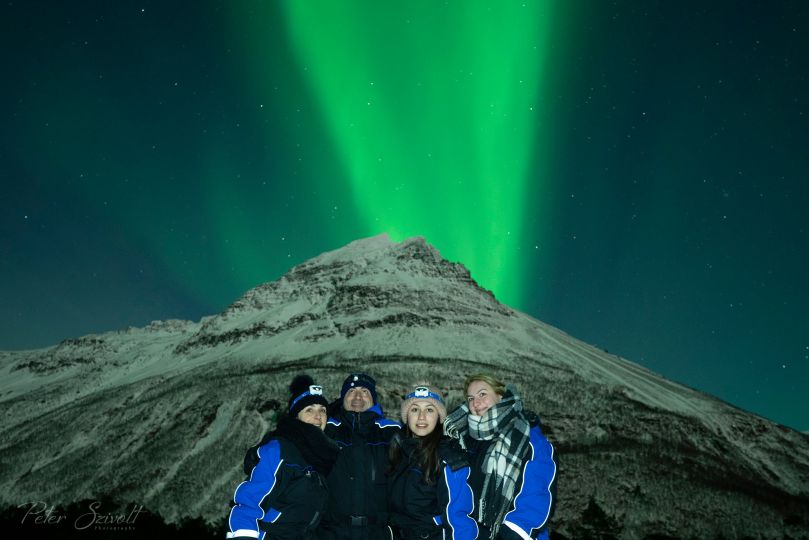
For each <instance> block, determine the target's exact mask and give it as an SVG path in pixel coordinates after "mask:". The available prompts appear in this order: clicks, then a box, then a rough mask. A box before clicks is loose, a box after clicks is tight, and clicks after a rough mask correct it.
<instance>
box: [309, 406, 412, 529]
mask: <svg viewBox="0 0 809 540" xmlns="http://www.w3.org/2000/svg"><path fill="white" fill-rule="evenodd" d="M399 429H400V426H399V424H398V423H397V422H393V421H391V420H387V419H386V418H385V417H384V416H383V415H382V408H381V407H380V406H379V405H378V404H377V405H374V406H373V407H371V408H370V409H368V410H367V411H365V412H362V413H355V412H351V411H346V410H344V409H343V408H342V407H339V409H338V410H337V412H336V413H335V414H334V416H333V417H332V418H329V421H328V423H327V424H326V429H325V432H326V435H327V436H329V437H331V438H332V439H333V440H334V441H335V442H336V443H337V445H338V446H340V453H339V455H338V457H337V461H336V463H335V464H334V467H333V468H332V470H331V473H329V476H328V485H329V504H328V509H327V511H326V515H325V516H324V518H323V522H322V523H321V526H320V529H319V530H318V533H317V538H318V540H390V530H389V528H388V526H387V525H388V505H387V477H386V476H385V471H386V470H387V468H388V445H389V444H390V440H391V438H392V437H393V435H394V434H396V433H398V432H399Z"/></svg>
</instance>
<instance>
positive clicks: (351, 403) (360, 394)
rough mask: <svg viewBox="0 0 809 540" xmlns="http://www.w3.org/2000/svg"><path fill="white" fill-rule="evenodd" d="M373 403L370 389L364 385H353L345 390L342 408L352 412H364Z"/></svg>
mask: <svg viewBox="0 0 809 540" xmlns="http://www.w3.org/2000/svg"><path fill="white" fill-rule="evenodd" d="M373 404H374V398H373V397H372V396H371V391H370V390H368V389H367V388H365V387H364V386H355V387H354V388H350V389H349V390H348V392H346V395H345V397H344V398H343V408H344V409H345V410H347V411H352V412H365V411H367V410H368V409H370V408H371V407H372V406H373Z"/></svg>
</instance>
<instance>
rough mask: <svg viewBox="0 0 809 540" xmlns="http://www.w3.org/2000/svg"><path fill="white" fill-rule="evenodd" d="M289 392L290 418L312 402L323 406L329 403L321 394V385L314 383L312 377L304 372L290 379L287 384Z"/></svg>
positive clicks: (294, 416) (295, 416)
mask: <svg viewBox="0 0 809 540" xmlns="http://www.w3.org/2000/svg"><path fill="white" fill-rule="evenodd" d="M289 393H290V398H289V415H290V416H291V417H292V418H297V416H298V413H299V412H301V411H302V410H303V409H304V408H305V407H307V406H308V405H312V404H313V403H318V404H320V405H323V406H324V407H328V405H329V402H328V401H326V398H325V397H324V396H323V387H322V386H320V385H317V384H315V381H314V380H313V379H312V377H310V376H309V375H306V374H302V375H298V376H297V377H295V378H294V379H293V380H292V383H290V385H289Z"/></svg>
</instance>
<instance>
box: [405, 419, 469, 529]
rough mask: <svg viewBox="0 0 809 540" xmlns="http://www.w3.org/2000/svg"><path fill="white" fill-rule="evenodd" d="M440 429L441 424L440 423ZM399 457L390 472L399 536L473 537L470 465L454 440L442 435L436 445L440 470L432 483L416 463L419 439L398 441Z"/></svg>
mask: <svg viewBox="0 0 809 540" xmlns="http://www.w3.org/2000/svg"><path fill="white" fill-rule="evenodd" d="M439 429H440V426H439ZM397 444H400V448H401V450H402V459H401V461H399V463H398V465H397V467H396V469H395V470H394V471H392V472H391V474H390V487H389V493H390V497H389V507H390V522H391V525H393V526H394V527H395V528H396V529H397V530H398V532H399V533H400V538H413V539H417V538H424V539H435V540H439V539H440V540H443V539H448V540H449V539H451V540H474V539H475V538H477V535H478V527H477V524H476V523H475V520H474V519H472V518H471V517H470V514H471V512H472V508H473V506H474V502H473V500H472V488H471V487H470V486H469V484H468V479H469V473H470V470H469V464H468V463H467V461H466V456H465V455H464V452H463V450H461V448H460V446H458V444H457V442H456V441H453V440H452V439H449V438H448V437H444V438H443V439H442V441H441V444H440V446H439V459H440V467H441V470H440V473H439V475H438V477H437V478H436V479H435V482H434V483H433V484H427V483H426V482H425V481H424V474H423V472H422V470H421V469H419V468H418V466H417V460H416V452H417V448H418V439H415V438H409V439H403V440H401V441H398V442H397Z"/></svg>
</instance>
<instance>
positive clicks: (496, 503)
mask: <svg viewBox="0 0 809 540" xmlns="http://www.w3.org/2000/svg"><path fill="white" fill-rule="evenodd" d="M530 431H531V426H530V424H529V423H528V420H526V419H525V416H524V415H523V413H522V399H520V396H519V395H518V394H517V393H516V392H515V391H514V390H513V389H511V388H508V389H506V393H505V394H504V395H503V398H502V399H501V400H500V402H499V403H497V404H495V405H494V406H493V407H492V408H490V409H489V410H488V411H486V412H485V413H483V416H475V415H473V414H471V413H470V412H469V406H468V405H466V404H464V405H461V406H460V407H458V408H457V409H456V410H454V411H453V412H452V413H451V414H450V415H449V416H447V418H446V420H444V432H445V433H446V434H447V435H448V436H450V437H452V438H453V439H458V441H459V442H460V443H461V446H462V447H463V448H464V449H466V444H465V442H464V438H465V437H466V436H467V435H469V436H470V437H472V438H473V439H477V440H483V441H494V442H492V444H490V445H489V448H488V449H487V450H486V455H485V457H484V459H483V465H482V467H481V470H482V472H483V489H481V492H480V497H479V499H478V501H477V505H476V506H477V509H478V515H477V517H476V519H477V521H478V522H479V523H482V524H484V525H486V526H488V527H489V528H490V531H491V535H490V536H489V538H492V539H493V538H496V537H497V531H498V530H499V529H500V525H501V524H502V523H503V518H505V516H506V513H507V512H508V510H509V508H510V507H511V503H512V502H513V501H514V497H515V495H516V494H515V491H516V489H517V482H518V481H519V479H520V473H521V470H522V464H523V459H524V458H525V455H526V453H527V452H528V442H529V437H530Z"/></svg>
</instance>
